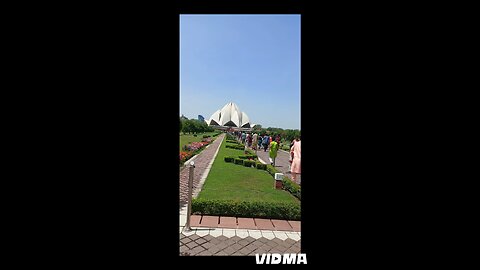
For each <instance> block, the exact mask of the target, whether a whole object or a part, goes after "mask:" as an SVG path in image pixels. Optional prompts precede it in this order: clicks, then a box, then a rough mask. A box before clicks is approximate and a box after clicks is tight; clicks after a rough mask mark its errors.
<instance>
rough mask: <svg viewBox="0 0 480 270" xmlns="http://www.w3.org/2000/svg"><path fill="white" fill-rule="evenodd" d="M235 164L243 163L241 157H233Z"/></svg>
mask: <svg viewBox="0 0 480 270" xmlns="http://www.w3.org/2000/svg"><path fill="white" fill-rule="evenodd" d="M235 164H240V165H243V159H239V158H236V159H235Z"/></svg>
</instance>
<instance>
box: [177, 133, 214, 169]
mask: <svg viewBox="0 0 480 270" xmlns="http://www.w3.org/2000/svg"><path fill="white" fill-rule="evenodd" d="M211 142H212V139H211V138H207V139H204V140H202V141H201V142H192V143H190V144H188V145H184V146H183V151H180V163H181V164H182V163H184V162H185V161H187V160H188V159H189V158H191V157H193V155H194V154H195V153H197V152H199V150H201V149H202V148H204V147H205V146H206V145H208V144H210V143H211Z"/></svg>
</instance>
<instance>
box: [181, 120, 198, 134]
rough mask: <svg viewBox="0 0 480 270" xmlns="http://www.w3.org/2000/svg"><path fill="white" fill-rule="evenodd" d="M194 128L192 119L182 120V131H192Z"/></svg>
mask: <svg viewBox="0 0 480 270" xmlns="http://www.w3.org/2000/svg"><path fill="white" fill-rule="evenodd" d="M194 130H195V126H194V123H193V122H192V120H184V121H183V129H182V131H183V133H192V132H194Z"/></svg>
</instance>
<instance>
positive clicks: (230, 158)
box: [223, 157, 233, 162]
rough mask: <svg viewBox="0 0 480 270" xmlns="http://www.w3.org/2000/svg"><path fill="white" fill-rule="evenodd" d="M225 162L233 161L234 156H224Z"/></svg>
mask: <svg viewBox="0 0 480 270" xmlns="http://www.w3.org/2000/svg"><path fill="white" fill-rule="evenodd" d="M223 159H224V160H225V162H233V157H224V158H223Z"/></svg>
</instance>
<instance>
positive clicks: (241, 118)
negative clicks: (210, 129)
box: [206, 102, 250, 128]
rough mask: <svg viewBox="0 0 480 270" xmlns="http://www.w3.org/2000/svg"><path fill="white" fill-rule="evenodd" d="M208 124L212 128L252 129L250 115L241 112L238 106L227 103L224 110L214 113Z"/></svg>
mask: <svg viewBox="0 0 480 270" xmlns="http://www.w3.org/2000/svg"><path fill="white" fill-rule="evenodd" d="M206 122H207V124H208V125H210V126H227V127H241V128H250V119H249V118H248V115H247V114H246V113H245V112H242V111H240V108H239V107H238V106H237V104H235V103H233V102H229V103H227V104H226V105H225V106H223V108H221V109H220V110H217V111H216V112H214V113H213V114H212V116H210V118H209V119H208V120H207V121H206Z"/></svg>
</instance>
